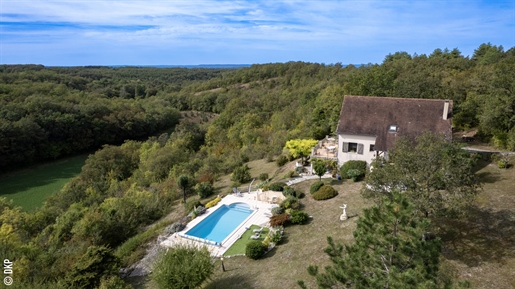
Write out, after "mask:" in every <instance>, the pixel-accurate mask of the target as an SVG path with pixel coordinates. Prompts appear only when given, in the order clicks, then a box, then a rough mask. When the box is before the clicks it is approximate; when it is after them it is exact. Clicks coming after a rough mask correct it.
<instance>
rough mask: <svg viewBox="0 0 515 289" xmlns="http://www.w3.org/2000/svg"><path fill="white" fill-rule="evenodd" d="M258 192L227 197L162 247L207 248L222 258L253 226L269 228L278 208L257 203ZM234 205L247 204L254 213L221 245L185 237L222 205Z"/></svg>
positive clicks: (164, 242)
mask: <svg viewBox="0 0 515 289" xmlns="http://www.w3.org/2000/svg"><path fill="white" fill-rule="evenodd" d="M256 195H257V194H256V192H250V193H242V194H241V196H237V195H235V194H231V195H227V196H225V197H224V198H222V200H221V201H220V202H218V204H216V206H214V207H212V208H209V209H208V212H207V213H204V214H202V215H200V216H198V217H196V218H195V219H193V220H192V221H191V222H189V223H188V224H187V225H186V227H185V228H184V229H183V230H182V231H181V232H178V233H174V234H172V235H171V236H169V237H168V238H166V240H164V241H163V242H161V245H162V246H166V247H172V246H175V245H177V244H185V245H193V246H197V247H198V246H200V247H201V246H206V247H207V248H208V250H209V251H210V253H211V255H212V256H214V257H221V256H223V254H224V253H225V251H227V249H229V248H230V247H231V246H232V245H233V244H234V243H235V242H236V241H237V240H238V239H240V238H241V236H242V235H243V233H245V231H246V230H248V228H250V226H251V225H258V226H262V227H269V224H268V223H269V220H270V216H271V209H272V208H273V207H276V206H277V205H275V204H269V203H267V202H262V201H257V200H256ZM234 203H245V204H247V205H249V206H250V209H251V210H254V212H253V213H252V214H251V215H250V216H249V217H247V218H246V219H245V220H244V221H243V222H242V223H241V224H240V225H239V226H238V227H236V229H234V230H233V231H232V232H231V233H230V234H229V235H228V236H227V237H226V238H225V239H224V240H223V241H222V243H221V244H217V245H214V244H212V243H206V242H205V240H204V239H200V238H199V240H194V238H196V237H193V238H192V236H189V235H188V237H185V236H184V233H185V232H187V231H189V230H190V229H191V228H193V227H194V226H196V225H197V224H198V223H200V222H201V221H202V220H204V219H205V218H206V217H207V216H209V215H210V214H212V213H213V212H215V211H216V210H217V209H218V208H220V207H221V206H222V205H230V204H234Z"/></svg>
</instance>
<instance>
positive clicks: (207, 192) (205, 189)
mask: <svg viewBox="0 0 515 289" xmlns="http://www.w3.org/2000/svg"><path fill="white" fill-rule="evenodd" d="M195 191H196V192H197V194H198V195H199V196H200V197H201V198H202V199H203V198H207V197H209V196H211V195H212V194H213V193H214V192H215V188H214V187H213V185H212V184H211V183H210V182H202V183H198V184H197V185H196V186H195Z"/></svg>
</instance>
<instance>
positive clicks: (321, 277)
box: [298, 192, 441, 289]
mask: <svg viewBox="0 0 515 289" xmlns="http://www.w3.org/2000/svg"><path fill="white" fill-rule="evenodd" d="M414 216H415V215H414V214H413V207H412V206H411V205H410V204H409V202H408V201H407V199H406V197H405V196H403V195H402V194H400V193H398V192H394V193H393V198H392V199H391V200H389V201H386V202H385V203H384V204H383V205H382V206H381V207H379V206H375V207H372V208H370V209H365V210H364V216H363V217H361V218H360V219H359V220H358V225H357V228H356V231H355V232H354V239H355V241H356V242H355V244H353V245H342V244H339V243H335V242H334V241H333V239H332V238H331V237H327V241H328V243H329V246H328V247H327V248H326V249H325V253H326V254H327V255H329V257H330V259H331V262H332V265H330V266H326V267H325V272H319V268H318V267H317V266H309V267H308V272H309V273H310V275H312V276H314V277H316V280H317V284H318V287H319V288H367V289H369V288H381V289H385V288H438V284H437V273H438V266H439V260H438V258H439V255H440V249H441V246H440V240H439V239H428V238H426V237H425V232H426V231H427V229H428V228H429V225H430V224H429V220H428V219H422V220H418V219H416V218H415V217H414ZM298 283H299V285H300V287H301V288H307V287H306V286H305V284H304V282H303V281H298Z"/></svg>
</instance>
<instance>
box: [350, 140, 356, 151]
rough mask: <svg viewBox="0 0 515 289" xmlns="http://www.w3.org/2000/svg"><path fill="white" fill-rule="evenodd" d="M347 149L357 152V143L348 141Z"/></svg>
mask: <svg viewBox="0 0 515 289" xmlns="http://www.w3.org/2000/svg"><path fill="white" fill-rule="evenodd" d="M349 151H350V152H357V151H358V144H357V143H355V142H350V143H349Z"/></svg>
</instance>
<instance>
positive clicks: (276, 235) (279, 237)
mask: <svg viewBox="0 0 515 289" xmlns="http://www.w3.org/2000/svg"><path fill="white" fill-rule="evenodd" d="M282 238H283V234H281V232H280V231H277V232H275V233H273V234H272V235H271V236H270V242H272V243H275V244H279V242H281V240H282Z"/></svg>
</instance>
